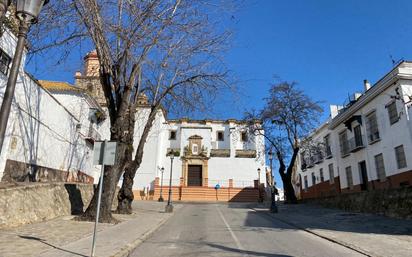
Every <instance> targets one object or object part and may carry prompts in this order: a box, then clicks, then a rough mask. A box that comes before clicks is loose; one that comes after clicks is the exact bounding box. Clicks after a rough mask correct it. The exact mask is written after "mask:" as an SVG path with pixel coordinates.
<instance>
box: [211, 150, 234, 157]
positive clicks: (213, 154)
mask: <svg viewBox="0 0 412 257" xmlns="http://www.w3.org/2000/svg"><path fill="white" fill-rule="evenodd" d="M210 157H230V149H211V150H210Z"/></svg>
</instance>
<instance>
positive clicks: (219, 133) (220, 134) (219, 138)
mask: <svg viewBox="0 0 412 257" xmlns="http://www.w3.org/2000/svg"><path fill="white" fill-rule="evenodd" d="M224 140H225V139H224V133H223V131H218V132H217V141H224Z"/></svg>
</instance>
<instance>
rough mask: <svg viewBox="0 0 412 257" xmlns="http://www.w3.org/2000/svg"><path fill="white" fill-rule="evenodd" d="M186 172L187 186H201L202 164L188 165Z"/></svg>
mask: <svg viewBox="0 0 412 257" xmlns="http://www.w3.org/2000/svg"><path fill="white" fill-rule="evenodd" d="M187 173H188V175H187V185H188V186H202V165H189V167H188V172H187Z"/></svg>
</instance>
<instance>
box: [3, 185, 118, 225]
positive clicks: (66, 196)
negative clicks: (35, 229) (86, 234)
mask: <svg viewBox="0 0 412 257" xmlns="http://www.w3.org/2000/svg"><path fill="white" fill-rule="evenodd" d="M92 196H93V185H90V184H69V183H53V184H50V183H47V184H46V183H44V184H42V183H32V184H26V185H20V186H16V187H9V188H1V189H0V228H4V227H13V226H18V225H23V224H28V223H35V222H39V221H44V220H49V219H53V218H56V217H59V216H64V215H72V214H79V213H81V212H82V211H84V210H85V208H86V207H87V206H88V204H89V202H90V200H91V198H92ZM116 204H117V201H114V205H116ZM113 207H115V206H113Z"/></svg>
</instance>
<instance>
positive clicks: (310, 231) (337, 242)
mask: <svg viewBox="0 0 412 257" xmlns="http://www.w3.org/2000/svg"><path fill="white" fill-rule="evenodd" d="M252 210H253V211H255V212H257V210H256V209H255V208H252ZM264 214H265V215H266V216H268V217H270V218H274V219H276V220H278V221H280V222H283V223H285V224H288V225H289V226H292V227H295V228H297V229H300V230H303V231H305V232H307V233H310V234H312V235H314V236H317V237H320V238H322V239H325V240H328V241H330V242H332V243H335V244H338V245H341V246H343V247H345V248H348V249H350V250H352V251H355V252H357V253H360V254H362V255H365V256H368V257H375V256H376V255H373V254H372V253H369V252H367V251H365V250H363V249H361V248H359V247H357V246H354V245H350V244H348V243H345V242H343V241H339V240H336V239H332V238H329V237H326V236H324V235H321V234H319V233H317V232H314V231H312V230H309V229H307V228H304V227H301V226H299V225H297V224H295V223H292V222H290V221H286V220H284V219H282V218H279V217H276V216H275V215H271V214H270V213H267V212H264Z"/></svg>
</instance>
